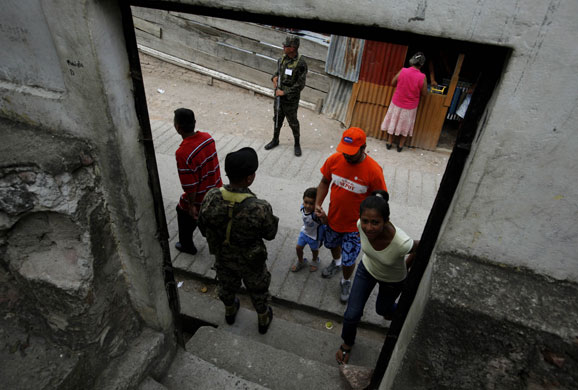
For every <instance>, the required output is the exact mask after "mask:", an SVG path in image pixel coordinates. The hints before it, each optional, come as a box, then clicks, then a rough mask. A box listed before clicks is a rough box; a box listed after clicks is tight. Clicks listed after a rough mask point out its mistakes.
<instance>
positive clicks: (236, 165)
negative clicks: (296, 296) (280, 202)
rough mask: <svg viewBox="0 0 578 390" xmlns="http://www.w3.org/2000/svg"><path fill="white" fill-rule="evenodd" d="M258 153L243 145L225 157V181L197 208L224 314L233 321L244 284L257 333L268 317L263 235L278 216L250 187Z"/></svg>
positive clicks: (270, 234) (273, 230)
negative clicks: (252, 308) (253, 308)
mask: <svg viewBox="0 0 578 390" xmlns="http://www.w3.org/2000/svg"><path fill="white" fill-rule="evenodd" d="M258 164H259V163H258V159H257V153H256V152H255V150H254V149H252V148H242V149H240V150H238V151H236V152H232V153H229V154H228V155H227V157H226V158H225V172H226V174H227V176H228V178H229V182H230V184H228V185H225V186H224V187H221V188H213V189H211V190H210V191H209V192H208V193H207V195H206V196H205V199H204V200H203V203H202V205H201V210H200V213H199V229H200V231H201V233H202V234H203V236H205V237H206V238H207V242H208V244H209V250H210V252H211V253H212V254H213V255H215V258H216V261H215V268H216V271H217V280H218V284H219V298H220V299H221V301H223V303H224V304H225V319H226V321H227V323H228V324H233V323H234V322H235V317H236V315H237V311H238V310H239V298H237V297H236V296H235V294H236V293H237V291H238V290H239V288H240V287H241V281H242V282H243V283H244V284H245V287H246V288H247V291H248V293H249V295H250V296H251V301H252V303H253V306H254V307H255V310H256V311H257V314H258V321H259V332H260V333H266V332H267V329H268V328H269V324H270V323H271V320H272V318H273V310H272V309H271V307H270V306H269V305H268V303H267V300H268V298H269V284H270V282H271V274H270V273H269V271H268V270H267V265H266V263H265V262H266V260H267V248H266V247H265V244H264V242H263V239H266V240H272V239H274V238H275V235H276V234H277V225H278V223H279V218H277V217H276V216H275V215H273V210H272V209H271V205H270V204H269V203H268V202H267V201H265V200H262V199H257V198H256V197H255V194H253V193H252V192H251V190H249V186H250V185H251V184H252V183H253V180H255V172H256V171H257V167H258Z"/></svg>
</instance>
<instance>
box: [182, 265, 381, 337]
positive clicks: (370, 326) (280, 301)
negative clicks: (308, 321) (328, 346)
mask: <svg viewBox="0 0 578 390" xmlns="http://www.w3.org/2000/svg"><path fill="white" fill-rule="evenodd" d="M173 270H174V272H175V275H177V276H184V277H189V278H192V279H194V280H196V281H199V282H203V283H207V284H211V285H216V284H217V282H216V281H215V279H214V278H209V277H207V276H205V275H201V274H198V273H195V272H191V271H188V270H184V269H182V268H177V267H174V268H173ZM239 293H240V294H243V295H247V292H246V290H245V287H244V286H241V290H240V292H239ZM271 301H272V302H273V303H275V304H277V305H280V306H283V307H286V308H289V309H297V310H301V311H304V312H306V313H308V314H312V315H316V316H319V317H327V318H329V319H331V320H333V321H337V322H339V323H341V322H342V321H343V316H342V315H338V314H335V313H333V312H330V311H328V310H323V309H319V308H315V307H312V306H309V305H304V304H301V303H298V302H293V301H291V300H288V299H285V298H280V297H277V296H275V295H271ZM344 309H345V306H344ZM359 327H360V328H363V329H367V330H373V331H379V332H382V331H384V330H388V329H389V327H388V326H381V325H378V324H374V323H371V322H367V321H363V320H361V321H360V322H359Z"/></svg>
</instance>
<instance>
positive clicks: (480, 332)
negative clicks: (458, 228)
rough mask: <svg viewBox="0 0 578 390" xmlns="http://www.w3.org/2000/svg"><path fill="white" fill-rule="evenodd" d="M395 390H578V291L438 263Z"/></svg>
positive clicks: (489, 269)
mask: <svg viewBox="0 0 578 390" xmlns="http://www.w3.org/2000/svg"><path fill="white" fill-rule="evenodd" d="M432 279H433V283H432V291H431V296H430V299H429V301H428V303H427V305H426V307H425V310H424V315H423V317H422V319H421V321H420V323H419V325H418V327H417V331H416V333H415V334H414V335H413V338H412V340H411V342H410V344H409V346H408V349H407V352H406V355H405V357H404V360H403V363H402V366H401V368H400V370H399V372H398V374H397V376H396V379H395V381H394V385H393V388H411V389H429V388H432V386H433V387H435V388H452V389H478V388H491V389H494V388H496V389H498V388H499V389H522V388H524V389H526V388H533V389H534V388H535V389H541V388H551V386H554V388H568V389H569V388H578V301H577V300H576V297H577V296H578V286H576V285H574V284H571V283H565V282H560V281H556V282H554V281H553V280H550V279H547V278H545V277H541V276H538V275H535V274H532V273H530V272H527V271H524V270H520V269H512V268H506V267H502V266H496V265H492V264H489V263H484V262H481V261H478V260H475V259H465V258H462V257H458V256H456V255H453V254H441V255H438V256H437V258H436V260H435V264H434V271H433V277H432Z"/></svg>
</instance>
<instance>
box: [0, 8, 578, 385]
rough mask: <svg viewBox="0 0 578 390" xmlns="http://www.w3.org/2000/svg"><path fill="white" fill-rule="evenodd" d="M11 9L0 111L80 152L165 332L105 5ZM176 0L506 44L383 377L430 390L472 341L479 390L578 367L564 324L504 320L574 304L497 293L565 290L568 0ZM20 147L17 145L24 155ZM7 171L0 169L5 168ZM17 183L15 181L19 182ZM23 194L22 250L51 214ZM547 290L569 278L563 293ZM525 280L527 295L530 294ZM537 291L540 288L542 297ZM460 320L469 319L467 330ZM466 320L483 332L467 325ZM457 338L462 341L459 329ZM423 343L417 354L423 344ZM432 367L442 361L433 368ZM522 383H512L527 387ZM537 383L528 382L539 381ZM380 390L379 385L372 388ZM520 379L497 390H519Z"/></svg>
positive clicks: (144, 314) (570, 62) (143, 192)
mask: <svg viewBox="0 0 578 390" xmlns="http://www.w3.org/2000/svg"><path fill="white" fill-rule="evenodd" d="M20 3H21V2H19V1H16V0H8V4H4V5H5V7H4V11H3V12H2V14H1V16H0V31H1V32H2V34H1V38H0V39H2V41H0V43H1V44H2V48H3V50H6V48H8V50H9V52H10V53H11V55H10V56H2V57H0V99H1V100H0V116H2V117H3V118H8V119H11V120H14V121H17V122H21V123H25V124H28V125H30V126H32V127H33V129H34V130H33V131H34V132H36V133H38V134H40V133H43V132H44V133H45V134H51V133H57V134H59V135H63V136H66V137H69V136H71V137H74V138H75V139H76V140H77V141H78V142H79V143H80V144H87V145H89V146H90V148H91V151H92V152H91V156H92V157H93V159H94V168H90V167H87V168H83V169H85V170H87V171H92V172H93V173H92V174H89V175H88V176H89V177H92V176H91V175H94V177H93V178H92V179H90V180H89V182H90V181H93V182H94V183H96V186H97V187H98V188H99V193H101V194H102V198H101V199H102V200H103V203H100V205H101V207H102V210H104V211H103V212H104V214H103V215H104V216H105V217H106V218H108V220H109V221H110V223H109V224H108V225H107V226H109V227H110V237H113V239H111V242H110V244H111V245H113V247H114V251H115V253H116V254H117V256H118V264H119V266H118V267H119V271H120V274H121V275H122V276H123V279H124V281H125V283H126V285H125V287H126V290H127V292H128V296H129V297H130V301H131V303H132V305H133V307H134V309H135V311H136V313H138V316H139V317H140V318H141V319H142V320H143V322H144V323H146V324H148V325H150V326H153V327H157V328H160V329H167V328H168V327H170V316H169V313H168V307H167V305H166V298H165V296H164V292H161V291H163V290H164V289H163V287H162V275H161V261H160V258H161V256H160V255H161V254H160V247H159V245H158V243H157V242H156V241H155V240H151V239H150V238H151V237H154V235H155V223H154V216H153V215H152V207H151V203H152V201H151V197H150V191H149V189H148V187H147V174H146V166H145V161H144V158H143V150H142V147H141V145H140V144H139V143H138V141H137V139H138V136H139V131H138V123H137V120H136V115H135V110H134V106H133V100H132V96H131V93H130V91H131V81H130V78H129V74H128V63H127V56H126V51H125V48H124V42H123V39H122V31H121V22H120V18H119V14H118V9H117V6H116V2H115V1H113V0H108V1H88V0H87V1H70V0H68V1H67V0H55V1H40V0H37V1H34V0H28V1H27V2H25V5H20ZM157 3H162V2H157ZM180 3H183V4H189V5H193V6H202V7H208V8H209V9H211V8H212V9H215V10H216V11H218V12H221V11H223V10H225V11H239V12H251V13H258V14H264V15H269V16H271V17H272V19H274V17H276V16H286V17H296V18H303V19H309V20H311V21H312V22H311V26H310V29H311V30H315V25H316V21H317V20H326V21H332V22H340V23H347V24H355V25H363V26H374V27H383V28H387V29H392V30H398V31H406V32H412V33H416V34H422V35H429V36H435V37H442V38H450V39H454V40H464V41H470V42H477V43H483V44H490V45H499V46H506V47H509V48H511V49H512V56H511V58H509V61H508V64H507V68H506V71H505V73H504V74H503V77H502V79H501V81H500V83H499V85H498V88H497V90H496V92H495V94H494V96H493V98H492V100H491V102H490V104H489V106H488V107H487V111H486V113H485V116H484V119H483V121H482V123H481V125H480V129H479V136H478V138H477V139H476V143H475V145H474V147H473V152H472V154H471V155H470V161H469V164H468V166H467V169H466V171H465V173H464V175H463V177H462V179H461V184H460V187H459V189H458V192H457V195H456V197H455V199H454V204H453V208H452V210H451V211H450V213H449V215H448V216H447V220H446V224H445V228H444V230H443V231H442V234H441V237H440V240H439V242H438V247H437V251H436V254H435V256H434V259H435V263H434V266H433V268H432V269H431V270H430V271H431V281H428V283H424V285H423V286H422V287H423V290H422V291H421V292H420V294H421V295H420V299H419V302H420V305H414V307H413V308H412V311H413V316H414V318H421V320H420V321H419V322H417V321H416V322H414V323H413V324H411V325H412V326H413V327H414V328H412V330H413V329H415V333H414V332H413V331H412V332H406V334H405V337H408V339H407V340H408V341H407V342H406V343H405V344H404V345H406V346H407V349H400V350H398V353H399V354H401V355H405V356H406V358H405V360H402V359H398V360H397V361H398V362H400V363H399V365H400V366H399V370H398V367H391V368H390V370H388V375H393V374H391V373H395V372H398V373H399V375H398V377H397V379H395V380H397V381H398V383H405V384H408V383H409V382H404V381H406V380H407V378H410V379H411V378H414V379H415V382H414V383H413V384H414V385H416V387H414V388H418V386H417V385H418V384H419V386H421V387H423V388H427V387H428V386H430V387H431V384H432V383H436V381H438V380H440V379H444V378H446V377H444V375H446V374H447V375H449V374H451V373H452V372H456V371H455V370H456V369H457V368H456V366H455V365H452V364H451V362H452V361H451V356H452V353H455V354H456V355H458V356H469V355H468V354H467V352H466V353H465V354H464V353H463V351H464V350H466V351H469V352H470V354H471V353H474V352H475V351H476V348H478V347H480V346H483V345H487V346H491V347H488V348H487V349H486V352H487V354H486V355H484V356H485V360H483V361H482V362H480V361H477V362H476V361H473V360H469V361H466V360H464V365H465V366H467V367H466V368H467V369H466V368H464V370H463V373H462V374H463V377H467V373H471V372H475V373H476V374H477V375H478V376H477V377H476V378H477V380H479V381H481V382H480V383H483V381H484V378H486V384H487V383H490V384H491V386H494V387H496V386H497V387H499V384H500V383H506V384H507V385H508V386H509V385H510V384H511V383H513V382H512V381H513V380H514V379H513V378H516V375H517V373H519V371H516V370H517V369H521V370H522V371H523V370H524V363H523V362H524V361H525V362H528V361H532V362H534V361H535V360H536V359H538V358H539V359H541V357H540V355H539V354H538V355H535V354H534V355H532V354H531V351H535V350H545V349H549V350H553V351H554V353H555V354H556V353H557V354H559V356H562V357H565V358H566V362H567V363H566V366H564V367H562V368H560V367H558V366H557V365H556V364H554V365H551V367H550V366H548V367H546V368H544V367H542V366H540V365H539V364H537V365H534V366H532V367H534V368H535V369H534V370H530V371H529V372H532V373H536V374H535V375H536V377H534V379H535V378H538V379H540V375H542V374H543V375H545V376H546V377H548V378H551V376H552V375H556V370H558V369H559V370H561V371H562V374H564V373H566V374H567V373H568V372H570V373H571V372H572V370H573V369H574V368H575V367H576V365H575V363H576V361H575V359H574V360H572V359H571V358H568V356H576V353H575V352H576V351H575V349H576V345H575V343H574V344H573V345H574V347H573V348H574V350H572V346H571V345H572V339H570V338H569V337H570V336H569V335H570V334H572V333H573V332H574V331H575V329H574V328H572V324H573V323H574V327H575V322H570V324H569V325H568V326H566V325H565V326H564V328H563V329H556V328H555V327H554V326H550V325H540V324H541V322H540V321H534V318H527V317H524V318H522V316H515V315H513V314H512V313H515V310H513V308H515V307H516V305H518V306H520V305H521V307H522V308H523V307H524V306H528V307H531V310H532V313H537V312H539V313H541V315H543V314H544V313H547V312H548V310H554V311H555V315H554V318H558V316H560V318H566V319H567V320H573V319H574V318H575V313H576V310H575V307H574V306H572V305H565V302H563V303H562V304H559V305H548V302H554V301H551V300H549V299H538V300H537V301H534V300H533V299H536V298H535V296H529V295H528V296H527V298H528V299H527V300H521V301H507V300H506V301H502V300H501V298H502V297H508V296H517V294H518V295H519V294H521V296H522V297H525V295H523V292H527V291H540V292H542V294H546V295H547V297H548V298H549V297H564V296H566V295H565V294H564V293H566V294H568V293H569V292H570V293H571V292H573V291H575V283H576V282H578V261H577V256H576V253H578V241H577V240H576V239H575V237H577V236H578V234H577V233H578V228H577V226H576V223H575V221H576V219H577V218H576V217H577V206H576V198H577V195H578V189H577V188H576V186H575V184H574V181H575V180H573V179H575V177H576V167H577V165H578V164H577V163H576V160H577V159H576V157H575V156H576V154H575V150H576V149H577V146H578V137H576V136H575V133H576V125H575V123H576V122H577V120H578V110H576V107H577V104H576V102H577V100H578V78H576V76H575V69H576V68H577V65H578V48H577V45H576V42H575V37H576V36H578V25H577V24H576V23H575V19H576V15H578V3H577V2H576V1H573V0H558V1H549V2H543V1H540V0H531V1H526V2H523V3H520V2H518V1H514V0H506V1H504V0H486V1H476V0H464V1H460V2H455V1H447V0H446V1H443V0H441V1H437V2H428V1H425V0H413V1H411V0H410V1H405V2H398V1H393V0H386V1H373V0H364V1H357V2H352V1H347V0H334V1H331V2H327V1H321V0H292V1H273V2H263V1H262V0H233V1H209V0H187V1H185V0H182V1H180ZM6 10H9V11H6ZM343 10H347V12H344V11H343ZM30 131H32V130H30ZM19 147H20V148H21V149H20V150H26V149H28V148H29V147H28V146H27V145H20V146H19ZM39 152H41V150H40V151H39ZM2 156H3V159H5V155H4V154H3V155H2ZM9 163H10V162H8V163H6V162H5V161H4V164H3V167H4V168H6V167H7V166H8V165H9ZM62 170H64V171H65V169H64V168H63V169H62ZM37 173H38V172H37ZM3 174H4V175H7V173H6V172H3ZM4 177H5V176H4ZM20 179H21V180H22V181H23V182H24V183H25V184H26V180H29V181H31V180H32V179H31V178H30V176H28V175H24V177H23V178H22V177H20ZM3 180H4V182H3V185H4V187H5V188H8V187H10V186H11V184H10V183H11V182H10V183H9V182H8V181H6V180H5V179H3ZM6 183H8V184H6ZM20 188H29V187H26V185H24V184H22V187H20ZM26 191H28V192H33V191H30V190H29V189H28V190H26ZM26 191H25V192H26ZM5 194H6V193H5ZM5 194H3V198H4V197H6V195H5ZM21 198H22V199H24V200H27V199H32V200H31V201H30V202H32V203H30V204H31V206H30V207H28V206H26V207H27V208H25V211H22V210H20V211H16V212H15V214H10V212H9V211H8V212H7V211H6V210H5V207H4V206H3V211H2V214H1V218H2V219H1V221H2V224H3V225H2V229H3V232H2V236H0V237H1V238H2V240H3V241H2V242H1V243H0V245H2V247H3V248H4V249H3V251H7V250H6V247H7V246H11V245H12V243H11V241H10V240H8V239H7V238H6V237H18V238H17V239H16V238H15V239H14V240H15V241H14V242H18V243H20V242H25V241H22V240H23V238H21V236H18V235H17V234H16V233H15V230H14V229H16V228H17V226H18V223H21V224H24V223H30V222H29V221H31V220H30V219H27V218H29V217H28V216H29V215H31V214H32V213H34V212H36V211H37V210H42V211H52V209H51V208H50V207H47V206H45V205H42V204H40V201H39V200H38V198H34V197H33V196H30V197H26V196H23V197H21ZM95 202H96V200H95ZM23 204H28V203H26V202H24V203H23ZM95 205H96V204H95ZM65 215H68V217H64V216H58V217H57V216H54V215H53V214H49V215H46V216H45V217H43V218H44V221H48V222H46V223H45V225H44V226H50V225H51V224H52V223H53V222H54V223H55V224H56V225H55V226H63V227H66V228H67V229H68V230H66V231H70V230H71V228H72V227H73V226H75V225H74V224H77V225H78V224H79V222H78V221H77V220H76V219H75V218H71V217H70V216H69V215H70V213H69V214H66V213H65ZM67 218H68V219H67ZM81 219H82V218H79V219H78V220H81ZM19 221H21V222H19ZM71 224H72V225H71ZM46 229H48V230H49V229H50V228H46ZM48 230H47V232H48ZM81 231H83V232H88V233H82V234H80V235H79V236H75V235H72V236H71V235H68V236H65V237H62V238H61V239H62V240H63V242H66V241H67V240H70V239H71V237H73V238H74V239H77V240H79V241H80V242H82V243H85V241H83V240H86V238H85V234H89V235H90V234H91V233H90V229H88V228H87V227H85V228H84V230H82V229H81ZM95 237H96V236H95ZM59 239H60V238H59ZM7 240H8V241H7ZM78 245H81V244H78ZM82 245H85V244H82ZM4 253H13V252H9V251H7V252H4ZM14 253H19V252H18V251H16V252H14ZM93 263H94V262H93ZM492 264H499V265H501V266H499V267H494V266H493V265H492ZM488 267H489V268H488ZM520 268H521V269H524V270H526V271H524V273H523V275H522V276H521V277H520V278H518V279H515V280H516V281H515V282H514V283H507V282H506V283H502V281H503V280H506V281H507V280H508V278H509V275H518V274H517V273H516V272H518V271H517V270H518V269H520ZM464 270H468V273H464ZM86 272H87V270H85V269H79V270H78V272H77V273H76V274H75V275H73V276H74V277H75V278H83V277H85V276H86V275H87V274H86ZM466 276H470V277H473V280H476V278H475V277H476V276H479V279H480V280H487V281H488V282H490V281H493V283H495V284H494V287H495V288H496V289H495V290H490V294H489V296H488V297H487V299H480V301H479V302H471V303H470V306H468V305H465V304H466V302H464V301H462V300H460V299H454V300H452V299H450V297H451V296H452V294H454V295H455V296H457V297H462V296H468V294H467V292H470V291H469V290H467V289H468V285H467V284H465V285H460V286H461V288H462V290H459V289H458V290H456V289H452V288H450V287H451V286H452V285H453V284H455V283H457V282H459V281H461V280H462V279H464V278H465V277H466ZM448 277H449V278H448ZM452 278H453V279H452ZM551 278H552V279H551ZM464 280H465V279H464ZM468 280H470V281H471V279H468ZM552 280H554V281H556V280H558V281H560V280H567V281H568V282H569V284H567V283H561V282H552ZM448 286H450V287H448ZM532 286H536V287H535V288H534V289H532ZM544 286H547V287H548V288H542V287H544ZM500 287H501V288H502V289H501V290H499V289H498V288H500ZM464 289H465V290H464ZM428 294H429V295H428ZM574 296H575V295H574ZM538 298H541V296H539V297H538ZM476 303H477V304H476ZM535 304H536V305H537V306H536V305H535ZM464 305H465V306H464ZM480 305H483V309H484V310H483V311H482V310H481V309H480ZM503 305H506V306H503ZM442 309H443V310H444V312H443V313H441V310H442ZM508 309H512V310H508ZM564 310H565V311H566V313H564ZM440 313H441V314H440ZM442 314H443V315H442ZM563 314H566V316H565V317H563V316H562V315H563ZM468 318H469V321H470V323H468V321H466V320H465V319H468ZM539 318H542V317H539ZM458 319H459V321H458ZM478 320H479V321H478ZM452 321H453V322H452ZM473 321H477V322H476V324H484V326H482V327H474V326H469V325H471V324H472V322H473ZM452 323H457V324H459V325H460V326H461V327H460V328H459V330H460V332H456V331H455V330H456V328H455V327H452V326H451V324H452ZM503 323H510V324H514V325H515V326H514V325H512V326H511V327H506V328H502V329H503V331H500V332H497V333H496V334H497V336H496V337H495V338H494V339H492V340H488V339H486V338H484V336H485V335H484V330H487V329H489V328H491V327H492V326H497V325H499V324H503ZM470 328H471V329H472V331H471V332H468V329H470ZM537 328H540V329H538V330H536V329H537ZM407 329H409V328H407ZM516 332H518V334H520V332H530V333H531V334H532V337H528V338H527V341H523V340H521V339H520V338H516V340H515V343H513V344H512V345H514V347H512V348H506V349H504V348H499V346H500V345H504V344H507V342H508V341H507V340H508V338H511V336H512V335H514V334H516ZM532 332H533V333H532ZM412 334H413V338H412V339H411V340H410V339H409V337H410V336H412ZM574 334H576V333H575V332H574ZM465 340H472V343H471V344H470V345H471V348H472V349H470V350H467V348H464V350H462V351H461V352H460V350H459V345H460V343H462V342H464V341H465ZM428 343H429V345H430V348H426V346H427V345H428ZM484 343H485V344H484ZM450 344H451V345H453V346H455V345H457V346H458V347H455V348H447V349H444V350H443V352H439V353H437V352H436V351H439V346H444V345H445V346H447V345H450ZM569 345H570V347H569ZM420 348H422V350H423V355H422V359H423V361H422V362H421V363H422V364H423V365H415V364H413V363H415V359H412V356H413V357H415V356H417V355H416V351H419V350H420ZM529 351H530V352H529ZM500 353H501V354H502V355H500ZM572 354H573V355H572ZM512 356H515V357H512ZM536 356H538V357H536ZM555 356H558V355H555ZM544 359H546V360H547V358H546V357H544ZM550 360H552V359H551V358H550ZM440 361H442V362H445V363H440V364H438V363H439V362H440ZM540 361H542V360H540ZM554 361H558V362H559V361H560V360H555V359H554ZM492 362H493V363H492ZM482 363H485V364H486V366H485V367H484V369H486V370H489V371H488V372H490V373H495V372H498V371H500V370H501V371H500V372H505V373H506V374H507V375H506V376H507V378H506V377H499V376H495V375H494V376H492V375H491V374H488V375H485V376H484V372H485V371H483V370H482V369H481V368H480V364H482ZM520 367H521V368H520ZM452 370H453V371H452ZM468 370H469V371H468ZM568 370H570V371H568ZM526 372H528V371H526ZM574 372H576V370H574ZM575 375H576V374H574V376H572V375H571V374H568V375H567V376H566V377H565V378H570V379H567V381H566V382H564V383H563V384H564V385H568V384H570V385H571V384H572V380H574V381H575V380H576V379H575ZM487 378H494V379H495V381H494V382H491V380H490V379H487ZM496 378H497V379H496ZM494 379H492V380H494ZM534 379H532V380H530V379H528V377H526V378H525V379H520V380H521V381H524V380H525V381H526V382H525V383H526V384H527V383H533V382H532V381H533V380H534ZM538 379H536V381H538V382H537V383H544V381H542V382H540V381H539V380H538ZM444 380H445V379H444ZM548 380H550V379H548ZM392 381H393V379H388V380H387V381H385V382H384V383H385V384H384V386H387V385H388V384H391V383H393V382H392ZM492 383H493V384H492ZM496 383H497V385H496ZM519 383H520V382H516V385H515V386H514V387H512V386H509V388H516V387H519V386H521V385H519ZM574 383H575V382H574ZM454 384H455V383H454ZM475 384H478V382H475ZM475 384H474V385H475ZM466 385H467V384H466ZM466 385H464V386H466ZM448 386H450V385H448ZM488 386H490V385H488ZM491 386H490V388H491ZM454 388H455V387H454Z"/></svg>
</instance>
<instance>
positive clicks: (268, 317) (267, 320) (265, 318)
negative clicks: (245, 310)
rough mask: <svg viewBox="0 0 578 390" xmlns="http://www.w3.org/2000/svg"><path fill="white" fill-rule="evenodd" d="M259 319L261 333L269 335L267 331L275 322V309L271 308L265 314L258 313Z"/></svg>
mask: <svg viewBox="0 0 578 390" xmlns="http://www.w3.org/2000/svg"><path fill="white" fill-rule="evenodd" d="M257 317H258V320H259V333H261V334H265V333H267V329H269V325H271V321H273V308H271V306H269V307H268V308H267V311H266V312H265V313H263V314H261V313H257Z"/></svg>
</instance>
